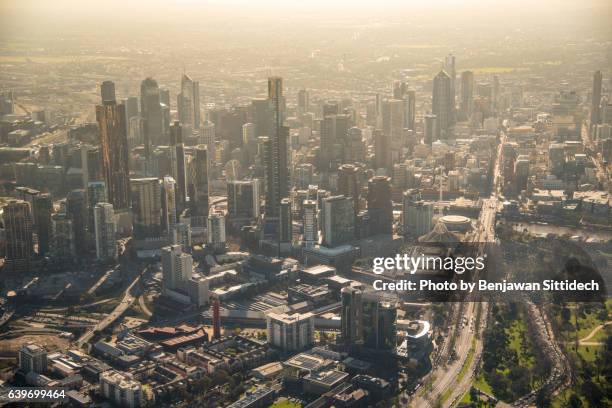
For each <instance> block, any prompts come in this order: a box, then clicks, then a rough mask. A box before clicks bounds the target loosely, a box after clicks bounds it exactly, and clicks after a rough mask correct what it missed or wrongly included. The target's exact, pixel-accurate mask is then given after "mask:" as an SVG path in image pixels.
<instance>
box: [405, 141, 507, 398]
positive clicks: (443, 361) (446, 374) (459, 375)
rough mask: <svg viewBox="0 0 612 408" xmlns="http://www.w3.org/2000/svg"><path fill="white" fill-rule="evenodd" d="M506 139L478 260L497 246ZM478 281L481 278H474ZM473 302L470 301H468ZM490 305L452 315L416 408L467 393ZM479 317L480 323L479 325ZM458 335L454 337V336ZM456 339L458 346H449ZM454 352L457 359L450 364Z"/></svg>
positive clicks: (477, 234)
mask: <svg viewBox="0 0 612 408" xmlns="http://www.w3.org/2000/svg"><path fill="white" fill-rule="evenodd" d="M504 142H505V135H503V134H502V136H501V138H500V143H499V144H498V146H497V152H496V162H495V167H494V170H493V188H492V193H491V196H490V197H489V198H487V199H484V200H482V208H481V211H480V216H479V218H478V222H477V223H476V226H477V227H476V230H475V231H474V233H473V234H472V236H471V238H470V241H471V242H473V243H474V244H476V245H477V247H478V251H477V252H478V256H482V255H484V254H485V253H486V250H487V244H488V243H493V242H495V215H496V213H497V210H498V209H499V198H498V197H499V195H500V192H501V179H502V178H501V163H502V153H503V150H502V146H503V144H504ZM474 279H477V276H475V277H474ZM468 300H469V299H468ZM487 312H488V304H487V302H473V301H466V302H461V303H455V304H454V305H453V310H452V311H451V314H450V316H451V317H450V321H451V322H453V324H454V325H455V326H454V327H451V328H450V330H449V334H448V336H447V340H446V341H445V344H444V346H443V347H444V348H443V349H442V351H441V352H440V358H439V359H438V361H435V362H434V367H433V369H432V371H431V372H430V374H428V375H427V376H426V377H425V378H424V379H423V382H422V383H423V384H426V385H425V386H424V387H422V388H421V389H420V390H419V391H418V392H417V393H415V394H414V395H413V397H412V400H411V401H410V402H409V404H410V405H411V406H414V407H419V408H420V407H433V406H436V404H437V403H441V405H442V406H444V407H450V406H452V405H453V403H454V402H455V401H456V400H457V399H458V398H460V397H461V396H462V395H463V394H464V393H466V392H467V391H468V390H469V388H470V385H471V383H472V374H473V372H474V369H475V368H476V366H477V364H478V362H479V360H480V356H481V354H482V348H483V344H482V337H481V336H476V327H478V328H479V330H478V331H479V332H480V333H482V332H483V331H484V328H485V327H486V324H487ZM477 317H479V319H480V321H479V322H476V318H477ZM453 333H454V334H453ZM453 336H454V344H452V345H449V344H448V343H449V342H450V341H451V338H453ZM452 350H454V352H455V353H454V355H455V357H456V358H455V359H454V360H450V359H449V357H450V356H451V355H452Z"/></svg>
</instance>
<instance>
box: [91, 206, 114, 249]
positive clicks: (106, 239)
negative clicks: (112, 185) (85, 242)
mask: <svg viewBox="0 0 612 408" xmlns="http://www.w3.org/2000/svg"><path fill="white" fill-rule="evenodd" d="M93 215H94V236H95V240H96V258H97V259H98V260H116V259H117V238H116V234H117V224H116V223H115V210H114V209H113V205H112V204H110V203H98V204H96V205H95V207H94V211H93Z"/></svg>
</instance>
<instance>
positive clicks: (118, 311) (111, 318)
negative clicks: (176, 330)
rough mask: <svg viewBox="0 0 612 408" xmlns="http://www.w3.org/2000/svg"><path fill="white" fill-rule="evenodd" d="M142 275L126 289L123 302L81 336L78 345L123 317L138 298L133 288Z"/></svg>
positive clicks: (80, 345)
mask: <svg viewBox="0 0 612 408" xmlns="http://www.w3.org/2000/svg"><path fill="white" fill-rule="evenodd" d="M141 276H142V274H139V275H138V276H136V278H135V279H134V280H133V281H132V283H130V285H129V286H128V287H127V288H126V289H125V292H124V294H123V299H121V302H119V304H118V305H117V307H115V309H114V310H113V311H112V312H111V313H110V314H109V315H108V316H106V317H105V318H104V319H102V320H101V321H100V322H99V323H98V324H96V325H95V326H94V327H92V328H91V329H89V330H88V331H86V332H85V333H83V335H82V336H81V337H79V339H78V340H77V341H76V345H77V346H78V347H82V346H83V344H85V343H87V342H89V341H90V340H91V339H92V338H93V336H94V333H95V332H96V331H102V330H104V329H106V328H107V327H108V326H110V325H111V324H113V323H114V322H115V320H117V319H118V318H119V317H121V315H123V313H125V311H126V310H128V309H129V308H130V306H132V303H134V300H136V297H135V296H134V295H132V289H133V288H134V287H135V286H136V285H137V284H138V283H139V282H140V277H141Z"/></svg>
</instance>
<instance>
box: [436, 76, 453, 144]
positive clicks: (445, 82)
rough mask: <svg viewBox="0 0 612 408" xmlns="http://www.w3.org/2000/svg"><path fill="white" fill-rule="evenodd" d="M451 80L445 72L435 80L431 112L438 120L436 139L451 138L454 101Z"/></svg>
mask: <svg viewBox="0 0 612 408" xmlns="http://www.w3.org/2000/svg"><path fill="white" fill-rule="evenodd" d="M451 92H452V90H451V78H450V77H449V76H448V74H447V73H446V72H444V71H440V72H439V73H438V75H436V76H435V78H434V80H433V99H432V103H431V111H432V113H433V114H434V115H436V116H437V118H438V129H437V135H436V139H448V138H450V136H451V132H450V129H451V126H452V116H453V106H452V104H451V101H452V99H453V97H452V94H451Z"/></svg>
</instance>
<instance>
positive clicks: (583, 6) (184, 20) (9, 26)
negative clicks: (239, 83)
mask: <svg viewBox="0 0 612 408" xmlns="http://www.w3.org/2000/svg"><path fill="white" fill-rule="evenodd" d="M611 17H612V1H610V0H173V1H162V0H101V1H99V0H0V38H6V37H13V36H19V35H23V34H24V33H26V34H27V33H28V32H31V33H36V32H45V31H47V32H48V31H51V32H52V33H54V32H58V30H60V32H61V30H62V29H68V28H73V27H77V26H79V27H84V28H88V26H87V25H88V24H90V23H92V22H94V23H95V25H92V27H91V28H94V29H96V30H97V29H99V28H100V27H102V28H104V27H107V28H109V29H110V28H114V27H119V26H126V25H127V26H128V27H130V28H134V27H137V26H138V25H147V24H152V23H163V24H168V25H170V24H172V25H179V26H181V25H183V26H184V27H187V28H191V29H193V28H198V27H205V26H206V25H207V24H210V23H213V22H214V23H223V22H226V21H231V22H233V23H236V22H241V21H245V22H247V21H251V22H252V24H253V25H254V26H256V25H257V24H259V23H262V24H263V22H264V21H267V20H269V19H271V18H272V19H275V20H276V21H278V22H279V23H281V24H282V23H283V22H285V23H286V20H292V21H299V20H304V21H307V20H309V19H316V20H317V21H318V20H333V19H350V18H355V19H364V18H385V19H391V20H402V19H404V20H408V19H412V20H417V21H419V22H420V21H423V22H432V21H433V22H438V21H439V22H448V23H449V24H457V25H466V24H475V25H479V24H486V23H490V24H491V25H492V26H493V27H495V25H499V24H500V23H501V22H502V21H503V24H512V22H511V21H515V22H516V21H518V22H525V21H530V22H531V21H532V22H533V24H542V25H544V26H546V25H547V24H554V25H556V26H557V27H558V28H562V27H563V25H564V24H570V25H571V24H575V23H580V24H583V25H587V26H588V24H591V23H593V24H594V25H599V26H601V27H604V28H605V27H606V25H607V26H610V24H609V22H610V18H611ZM512 19H513V20H512ZM503 24H502V25H503ZM266 25H267V26H268V28H269V22H266ZM441 28H442V29H443V28H444V27H441ZM147 29H148V27H147Z"/></svg>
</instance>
